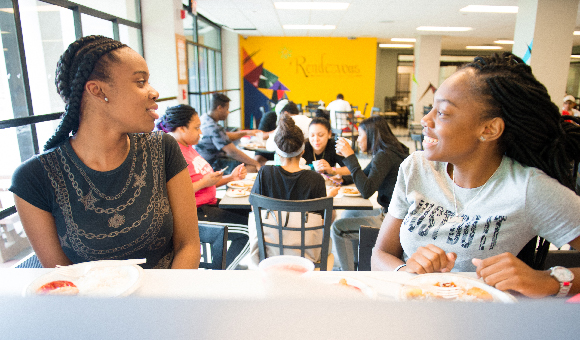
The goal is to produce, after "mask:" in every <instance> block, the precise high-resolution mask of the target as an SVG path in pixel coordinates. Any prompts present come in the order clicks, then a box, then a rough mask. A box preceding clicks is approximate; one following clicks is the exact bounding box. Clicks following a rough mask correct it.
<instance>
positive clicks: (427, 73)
mask: <svg viewBox="0 0 580 340" xmlns="http://www.w3.org/2000/svg"><path fill="white" fill-rule="evenodd" d="M440 58H441V36H439V35H421V36H419V37H418V38H417V42H416V43H415V79H416V80H417V82H416V83H415V82H413V86H412V88H411V103H413V108H414V112H415V115H414V118H413V122H414V123H419V122H420V121H421V118H423V106H427V105H432V104H433V92H432V91H429V92H428V93H427V94H425V96H423V98H421V96H422V95H423V93H424V92H425V90H426V89H427V88H428V87H429V84H432V85H433V86H435V87H439V59H440Z"/></svg>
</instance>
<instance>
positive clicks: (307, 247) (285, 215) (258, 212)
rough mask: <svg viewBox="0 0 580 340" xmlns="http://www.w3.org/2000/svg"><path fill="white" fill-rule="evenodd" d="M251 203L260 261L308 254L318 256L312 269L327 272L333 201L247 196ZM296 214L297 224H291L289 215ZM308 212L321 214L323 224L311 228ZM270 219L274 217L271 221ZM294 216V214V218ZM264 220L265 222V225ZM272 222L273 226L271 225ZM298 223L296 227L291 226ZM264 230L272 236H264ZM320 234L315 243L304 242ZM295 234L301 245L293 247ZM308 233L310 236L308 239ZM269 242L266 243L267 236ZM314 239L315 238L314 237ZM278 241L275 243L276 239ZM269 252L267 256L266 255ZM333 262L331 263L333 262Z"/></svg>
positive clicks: (329, 198) (328, 198) (313, 241)
mask: <svg viewBox="0 0 580 340" xmlns="http://www.w3.org/2000/svg"><path fill="white" fill-rule="evenodd" d="M250 203H251V204H252V208H253V210H254V218H255V220H256V231H257V235H258V250H259V253H260V261H262V260H264V259H265V258H267V257H269V256H273V255H278V254H279V255H298V256H301V257H306V258H308V257H309V256H307V252H308V253H309V254H310V256H312V254H315V255H314V256H315V257H317V256H316V254H318V253H319V254H320V255H319V256H320V260H319V261H313V262H315V263H314V266H315V268H319V269H320V270H327V268H328V266H329V264H330V265H332V263H328V256H329V247H330V225H331V219H332V205H333V199H332V197H323V198H317V199H310V200H301V201H288V200H281V199H276V198H270V197H266V196H262V195H258V194H251V195H250ZM292 212H294V213H299V220H298V221H296V220H295V219H293V221H292V223H291V221H290V220H291V219H292V217H291V215H290V213H292ZM309 212H310V213H311V214H312V212H314V213H319V212H323V214H322V222H321V223H322V224H316V225H312V223H310V222H309V221H308V219H309V215H311V214H309ZM271 216H274V217H273V218H271V219H270V217H271ZM294 216H296V214H295V215H294ZM264 220H267V221H264ZM272 222H273V223H272ZM294 222H298V223H294ZM264 228H268V229H271V230H272V232H270V233H267V232H264ZM320 231H321V232H322V237H321V239H314V240H311V241H312V242H309V244H307V243H306V239H307V238H310V237H309V236H312V234H314V233H320ZM296 233H300V241H299V242H300V244H296V243H295V241H296V239H295V238H292V235H294V236H296ZM306 233H309V234H310V235H307V234H306ZM266 234H267V236H268V239H270V240H272V241H271V242H270V241H266V239H265V238H266V236H265V235H266ZM315 236H317V234H315ZM285 237H286V239H288V238H292V241H293V242H292V243H289V242H285V241H284V238H285ZM275 238H277V239H275ZM268 249H270V252H271V253H270V254H268V251H269V250H268ZM332 262H334V261H332Z"/></svg>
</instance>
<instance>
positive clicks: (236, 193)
mask: <svg viewBox="0 0 580 340" xmlns="http://www.w3.org/2000/svg"><path fill="white" fill-rule="evenodd" d="M226 195H228V196H230V197H246V196H250V190H249V189H228V190H227V191H226Z"/></svg>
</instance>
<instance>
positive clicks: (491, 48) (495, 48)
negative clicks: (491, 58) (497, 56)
mask: <svg viewBox="0 0 580 340" xmlns="http://www.w3.org/2000/svg"><path fill="white" fill-rule="evenodd" d="M465 48H466V49H468V50H501V49H502V47H501V46H465Z"/></svg>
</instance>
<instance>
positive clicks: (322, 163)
mask: <svg viewBox="0 0 580 340" xmlns="http://www.w3.org/2000/svg"><path fill="white" fill-rule="evenodd" d="M312 165H313V166H314V171H316V172H325V173H327V174H330V173H332V167H331V166H330V164H328V162H327V161H326V160H324V159H321V160H318V161H314V162H312Z"/></svg>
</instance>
